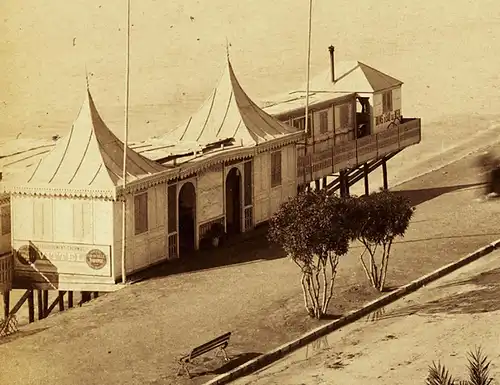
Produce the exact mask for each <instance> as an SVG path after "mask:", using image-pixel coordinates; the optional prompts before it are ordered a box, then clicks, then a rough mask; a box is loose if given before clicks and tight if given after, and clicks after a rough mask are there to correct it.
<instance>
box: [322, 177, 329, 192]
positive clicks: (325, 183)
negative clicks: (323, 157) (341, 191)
mask: <svg viewBox="0 0 500 385" xmlns="http://www.w3.org/2000/svg"><path fill="white" fill-rule="evenodd" d="M327 183H328V182H327V181H326V176H325V177H324V178H323V185H322V186H321V188H322V189H326V185H327Z"/></svg>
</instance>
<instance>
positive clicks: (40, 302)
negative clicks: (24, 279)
mask: <svg viewBox="0 0 500 385" xmlns="http://www.w3.org/2000/svg"><path fill="white" fill-rule="evenodd" d="M36 297H37V298H36V303H37V307H38V320H41V319H43V295H42V290H40V289H38V290H37V291H36Z"/></svg>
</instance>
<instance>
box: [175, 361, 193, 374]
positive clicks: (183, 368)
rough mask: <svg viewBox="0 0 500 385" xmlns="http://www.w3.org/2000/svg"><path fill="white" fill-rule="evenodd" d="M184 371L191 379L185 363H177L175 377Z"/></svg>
mask: <svg viewBox="0 0 500 385" xmlns="http://www.w3.org/2000/svg"><path fill="white" fill-rule="evenodd" d="M182 370H184V371H185V372H186V373H187V375H188V377H189V378H191V373H189V369H188V367H187V363H185V362H179V370H178V371H177V375H178V376H180V374H181V371H182Z"/></svg>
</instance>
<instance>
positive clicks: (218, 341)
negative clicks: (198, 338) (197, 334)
mask: <svg viewBox="0 0 500 385" xmlns="http://www.w3.org/2000/svg"><path fill="white" fill-rule="evenodd" d="M229 338H231V332H228V333H226V334H223V335H221V336H219V337H217V338H214V339H213V340H211V341H208V342H206V343H204V344H203V345H200V346H197V347H195V348H194V349H193V350H191V352H190V353H189V354H186V355H185V356H182V357H181V358H180V359H179V364H180V367H179V370H178V372H177V375H180V373H181V370H182V369H184V370H185V371H186V373H187V375H188V376H189V378H191V373H189V369H188V364H192V361H193V360H194V359H195V358H197V357H200V356H202V355H204V354H205V353H208V352H211V351H212V350H215V349H218V350H217V352H216V353H215V356H216V357H217V356H218V355H219V353H221V352H222V354H223V355H224V360H225V361H229V358H228V357H227V354H226V350H225V349H226V347H227V345H229Z"/></svg>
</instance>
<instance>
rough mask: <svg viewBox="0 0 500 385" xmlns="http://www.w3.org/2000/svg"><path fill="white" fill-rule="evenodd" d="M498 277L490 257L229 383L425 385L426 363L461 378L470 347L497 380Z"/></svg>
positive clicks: (498, 265)
mask: <svg viewBox="0 0 500 385" xmlns="http://www.w3.org/2000/svg"><path fill="white" fill-rule="evenodd" d="M499 278H500V252H495V253H492V254H490V255H489V256H486V257H484V258H482V259H480V260H478V261H476V262H474V263H472V264H470V265H468V266H466V267H464V268H462V269H460V270H458V271H456V272H454V273H453V274H450V275H448V276H446V277H444V278H443V279H440V280H438V281H435V282H433V283H431V284H429V285H428V286H426V287H425V288H422V289H420V290H419V291H417V292H415V293H413V294H410V295H408V296H406V297H404V298H403V299H401V300H399V301H397V302H396V303H394V304H392V305H389V306H386V307H385V308H382V309H380V310H378V311H377V312H375V313H373V314H371V315H369V316H368V317H366V318H365V319H364V320H361V321H359V322H356V323H354V324H351V325H349V326H346V327H344V328H342V329H340V330H338V331H337V332H334V333H332V334H329V335H327V336H325V337H323V338H321V339H319V340H318V341H316V342H315V343H314V344H311V345H309V346H307V347H305V348H302V349H300V350H297V351H296V352H294V353H292V354H291V355H289V356H287V357H286V358H284V359H282V360H280V361H278V362H276V363H275V364H274V365H272V366H270V367H268V368H265V369H263V370H260V371H259V372H258V373H255V374H253V375H251V376H247V377H244V378H241V379H239V380H236V381H234V382H233V383H234V384H235V385H244V384H254V385H274V384H276V385H278V384H279V385H319V384H332V385H333V384H359V385H365V384H366V385H368V384H370V385H372V384H384V385H400V384H423V383H424V382H425V378H426V376H427V370H428V366H429V365H431V363H432V361H436V362H437V361H441V363H442V364H444V365H446V367H447V368H448V369H449V370H450V371H451V373H453V375H454V376H458V377H459V378H462V379H465V378H466V376H467V371H466V363H467V356H466V353H467V352H468V351H470V350H472V349H474V348H475V347H476V346H481V348H482V349H483V352H484V353H486V354H487V356H488V357H489V359H491V360H492V365H491V372H490V374H491V376H492V377H493V378H495V379H496V380H497V381H498V380H499V379H500V346H499V343H498V342H499V339H500V331H499V330H498V328H497V327H496V325H498V322H499V321H500V307H499V304H498V295H499V294H500V283H499Z"/></svg>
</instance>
